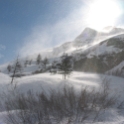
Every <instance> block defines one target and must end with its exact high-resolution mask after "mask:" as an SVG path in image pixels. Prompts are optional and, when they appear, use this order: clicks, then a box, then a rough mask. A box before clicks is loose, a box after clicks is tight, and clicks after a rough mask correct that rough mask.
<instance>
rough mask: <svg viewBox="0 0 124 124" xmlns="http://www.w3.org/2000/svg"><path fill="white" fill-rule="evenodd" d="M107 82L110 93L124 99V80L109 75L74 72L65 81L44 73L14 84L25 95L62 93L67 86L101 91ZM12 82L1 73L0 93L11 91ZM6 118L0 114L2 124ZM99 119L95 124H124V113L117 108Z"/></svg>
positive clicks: (26, 77) (59, 76) (27, 77)
mask: <svg viewBox="0 0 124 124" xmlns="http://www.w3.org/2000/svg"><path fill="white" fill-rule="evenodd" d="M105 80H106V81H108V82H109V83H110V92H111V93H112V94H113V93H116V94H118V93H119V94H121V95H122V96H121V97H120V100H121V99H123V98H124V95H123V93H124V79H123V78H119V77H114V76H108V75H100V74H92V73H83V72H73V73H72V74H71V75H70V76H69V78H67V80H64V79H63V76H62V75H61V74H55V75H53V74H50V73H43V74H37V75H30V76H25V77H21V78H16V79H14V84H16V90H18V91H19V92H23V93H25V92H27V91H29V90H33V91H34V92H41V91H42V90H43V91H45V92H46V93H49V91H50V90H51V89H52V90H56V91H61V89H63V88H64V87H65V86H70V87H74V89H75V90H76V92H78V91H80V89H81V88H84V87H88V88H89V90H90V89H92V88H96V89H99V88H100V86H101V83H102V82H103V81H105ZM10 82H11V78H10V77H9V76H8V75H6V74H3V73H0V93H2V92H3V91H4V92H6V91H8V89H9V90H11V85H10ZM1 100H2V99H1ZM5 116H6V112H1V113H0V124H4V117H5ZM99 118H100V120H101V122H98V123H96V122H95V124H124V111H123V110H122V111H120V110H118V109H116V108H115V109H107V110H105V111H104V112H101V113H100V116H99ZM102 121H103V122H102ZM63 124H64V123H63ZM87 124H88V123H87ZM89 124H90V122H89Z"/></svg>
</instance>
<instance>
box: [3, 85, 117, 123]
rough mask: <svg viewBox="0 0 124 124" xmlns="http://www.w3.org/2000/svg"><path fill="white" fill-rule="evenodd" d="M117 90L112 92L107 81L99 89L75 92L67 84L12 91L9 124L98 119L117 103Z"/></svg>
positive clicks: (6, 104)
mask: <svg viewBox="0 0 124 124" xmlns="http://www.w3.org/2000/svg"><path fill="white" fill-rule="evenodd" d="M117 105H118V104H117V96H116V94H114V95H112V96H111V95H110V93H109V85H108V83H104V85H102V87H101V89H100V90H99V91H95V90H90V91H89V90H88V89H87V88H83V89H82V91H81V92H78V93H77V92H75V90H74V88H73V87H68V86H66V87H65V88H63V90H62V91H59V92H57V91H53V90H51V91H50V94H49V95H48V94H47V93H45V92H41V93H34V92H32V91H29V92H28V93H27V94H20V93H16V92H15V93H13V95H12V97H8V98H7V100H6V101H5V108H6V111H7V113H8V117H7V123H8V124H17V123H18V124H53V123H54V124H59V123H62V122H63V121H64V124H70V123H71V124H76V123H84V122H85V121H86V120H87V119H88V120H91V121H92V122H93V121H96V120H97V119H98V118H99V114H100V112H101V111H105V110H106V109H108V108H112V107H115V106H117Z"/></svg>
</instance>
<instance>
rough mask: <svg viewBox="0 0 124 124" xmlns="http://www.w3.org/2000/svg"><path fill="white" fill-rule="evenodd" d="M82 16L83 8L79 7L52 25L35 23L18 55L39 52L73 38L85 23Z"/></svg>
mask: <svg viewBox="0 0 124 124" xmlns="http://www.w3.org/2000/svg"><path fill="white" fill-rule="evenodd" d="M84 18H85V11H84V8H79V9H77V10H74V11H72V13H71V14H70V15H68V16H67V17H65V18H64V19H62V20H61V21H58V22H57V23H55V24H53V25H44V26H43V25H40V24H39V25H36V26H35V27H34V28H33V29H32V31H31V33H30V34H29V35H28V36H27V37H26V38H25V39H24V44H23V46H22V47H21V48H20V49H19V50H18V51H19V53H20V55H21V56H26V55H31V54H34V53H39V52H41V51H42V50H44V49H46V48H51V47H54V46H56V45H60V44H61V43H63V42H67V41H72V40H74V38H75V37H76V36H77V35H79V34H80V33H81V32H82V30H83V29H84V27H85V25H86V22H85V19H84Z"/></svg>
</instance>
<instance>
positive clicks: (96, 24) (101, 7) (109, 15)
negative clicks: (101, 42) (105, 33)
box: [87, 0, 122, 30]
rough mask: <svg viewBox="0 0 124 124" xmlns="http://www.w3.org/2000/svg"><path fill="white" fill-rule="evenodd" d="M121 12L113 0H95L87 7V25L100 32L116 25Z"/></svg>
mask: <svg viewBox="0 0 124 124" xmlns="http://www.w3.org/2000/svg"><path fill="white" fill-rule="evenodd" d="M121 13H122V11H121V8H120V7H119V5H118V3H117V2H116V1H114V0H95V2H94V3H91V5H90V7H89V12H88V17H87V23H88V25H89V27H91V28H94V29H97V30H101V29H102V28H104V27H106V26H110V25H111V26H112V25H114V24H115V23H116V21H117V19H118V17H119V16H120V15H121Z"/></svg>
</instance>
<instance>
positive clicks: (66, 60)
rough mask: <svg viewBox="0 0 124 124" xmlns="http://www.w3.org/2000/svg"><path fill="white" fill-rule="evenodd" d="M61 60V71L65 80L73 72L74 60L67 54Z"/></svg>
mask: <svg viewBox="0 0 124 124" xmlns="http://www.w3.org/2000/svg"><path fill="white" fill-rule="evenodd" d="M61 60H62V61H61V63H60V65H59V66H60V67H59V69H60V71H61V73H62V74H63V76H64V79H66V77H67V75H69V74H70V73H71V72H72V70H73V59H72V57H71V56H68V55H67V54H65V55H63V56H62V57H61Z"/></svg>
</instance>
